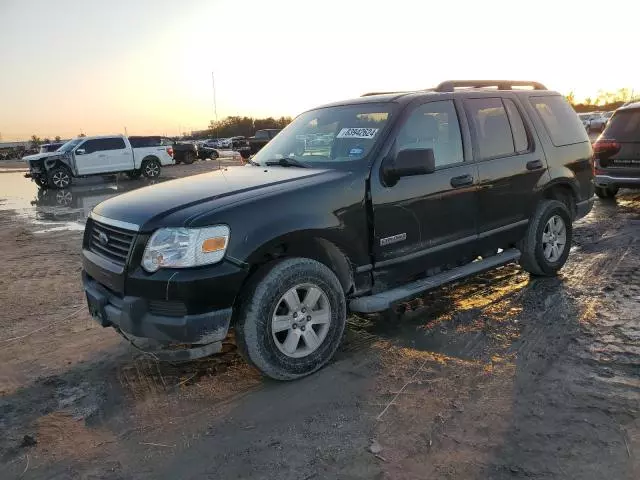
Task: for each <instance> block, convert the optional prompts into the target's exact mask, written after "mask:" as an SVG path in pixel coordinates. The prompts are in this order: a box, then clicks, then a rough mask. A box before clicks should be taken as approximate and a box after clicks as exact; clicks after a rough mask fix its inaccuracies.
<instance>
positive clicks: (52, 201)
mask: <svg viewBox="0 0 640 480" xmlns="http://www.w3.org/2000/svg"><path fill="white" fill-rule="evenodd" d="M18 166H19V165H18ZM8 167H9V165H0V172H3V173H0V187H1V188H0V243H1V244H2V245H3V248H2V249H0V265H2V276H1V277H0V305H1V306H2V313H1V314H0V326H1V327H2V329H1V330H0V432H1V435H0V462H1V464H2V465H1V467H0V468H1V470H2V472H3V473H2V477H3V478H33V479H41V478H55V479H67V478H83V479H89V478H91V479H129V478H142V479H146V478H154V479H155V478H167V479H176V478H184V479H201V478H223V479H230V478H243V479H246V478H255V479H258V478H260V479H262V478H274V479H312V478H318V479H321V478H322V479H324V478H330V479H332V478H335V479H338V478H340V479H346V478H353V479H371V478H378V479H427V478H444V479H503V478H504V479H507V478H509V479H512V478H545V479H548V478H550V479H573V478H575V479H581V480H586V479H603V478H608V479H612V480H613V479H638V478H640V249H639V248H638V243H639V240H638V238H639V237H640V194H638V193H633V192H622V194H621V195H620V196H619V198H618V200H617V201H616V202H610V203H603V202H600V201H598V202H596V207H595V209H594V211H593V212H592V213H591V214H590V215H589V216H588V217H587V218H586V219H583V220H581V221H580V222H579V223H578V224H577V225H576V227H575V238H574V248H573V252H572V255H571V256H570V260H569V263H568V264H567V266H566V267H565V268H564V270H563V271H562V274H561V275H560V276H559V277H558V278H554V279H536V278H531V277H529V275H527V274H526V273H524V272H523V271H522V270H520V269H519V268H518V267H517V266H508V267H504V268H502V269H500V270H497V271H495V272H492V273H489V274H484V275H481V276H478V277H475V278H473V279H471V280H469V281H466V282H464V283H461V284H458V285H454V286H451V287H448V288H444V289H441V290H439V291H437V292H435V293H433V294H431V295H428V296H425V297H424V298H421V299H418V300H416V301H414V302H411V303H410V304H407V305H406V307H407V311H406V313H405V314H404V315H403V316H402V317H401V318H400V320H399V321H390V320H389V319H381V318H375V317H371V318H357V317H353V318H351V319H350V321H349V329H348V332H347V337H346V340H345V342H344V345H343V346H342V348H341V350H340V352H339V355H338V357H337V359H336V360H335V361H334V362H332V364H331V365H329V366H328V367H327V368H325V369H323V370H322V371H320V372H319V373H317V374H315V375H313V376H311V377H308V378H305V379H303V380H301V381H297V382H293V383H277V382H273V381H267V380H264V379H262V378H261V377H260V376H259V375H258V374H257V373H256V372H255V371H253V370H252V369H251V368H249V367H248V366H247V365H246V364H245V363H244V362H243V361H242V360H241V359H240V358H239V357H238V355H237V354H236V353H235V349H234V346H233V344H232V343H229V344H228V345H225V351H224V353H223V354H221V355H218V356H216V357H212V358H209V359H205V360H201V361H198V362H192V363H189V364H185V365H169V364H158V363H156V362H155V361H153V360H150V359H149V358H146V357H144V356H142V355H141V354H140V353H138V352H137V351H136V350H134V349H133V348H131V347H130V346H129V345H127V344H126V343H124V341H123V340H121V338H120V337H118V336H117V335H116V333H114V332H113V331H112V330H110V329H103V328H101V327H99V326H97V324H95V323H93V321H92V320H91V319H90V318H89V316H88V314H87V311H86V308H85V306H84V298H83V293H82V290H81V285H80V280H79V273H80V268H81V267H80V253H79V251H80V240H81V226H82V224H83V222H84V219H85V218H86V215H87V214H88V211H89V210H90V208H91V207H92V206H93V205H94V204H95V203H97V202H98V201H100V200H101V199H103V198H106V197H108V196H110V195H114V194H117V193H119V192H121V191H125V190H128V189H131V188H136V187H138V186H140V185H141V184H142V182H132V181H123V180H119V181H110V182H108V183H107V184H105V183H104V182H100V183H89V184H87V185H79V186H76V187H74V188H73V189H71V190H70V191H68V192H64V193H59V192H57V193H55V194H54V195H50V194H47V195H38V194H37V193H36V189H35V187H34V186H32V185H31V184H30V183H28V182H27V181H26V180H25V179H23V178H21V176H20V174H19V173H16V172H12V171H11V170H12V168H8ZM215 168H217V164H215V163H213V162H198V163H196V164H194V165H192V166H180V167H173V168H170V169H166V172H165V175H166V176H168V177H177V176H184V175H190V174H193V173H195V172H200V171H206V170H211V169H215ZM69 194H70V195H69ZM3 198H4V199H3Z"/></svg>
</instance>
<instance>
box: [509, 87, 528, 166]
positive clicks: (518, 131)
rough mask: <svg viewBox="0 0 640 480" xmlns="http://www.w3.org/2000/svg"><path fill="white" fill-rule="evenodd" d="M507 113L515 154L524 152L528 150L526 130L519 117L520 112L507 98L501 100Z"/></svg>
mask: <svg viewBox="0 0 640 480" xmlns="http://www.w3.org/2000/svg"><path fill="white" fill-rule="evenodd" d="M503 101H504V105H505V107H507V113H508V114H509V122H510V123H511V132H512V133H513V144H514V146H515V148H516V152H518V153H521V152H526V151H527V150H529V138H528V137H527V130H526V129H525V128H524V121H523V120H522V116H521V115H520V111H519V110H518V107H516V104H515V103H514V101H513V100H511V99H509V98H505V99H503Z"/></svg>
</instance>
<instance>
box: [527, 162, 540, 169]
mask: <svg viewBox="0 0 640 480" xmlns="http://www.w3.org/2000/svg"><path fill="white" fill-rule="evenodd" d="M543 167H544V164H543V163H542V160H531V161H530V162H527V170H540V169H541V168H543Z"/></svg>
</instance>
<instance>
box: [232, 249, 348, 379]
mask: <svg viewBox="0 0 640 480" xmlns="http://www.w3.org/2000/svg"><path fill="white" fill-rule="evenodd" d="M346 318H347V308H346V300H345V296H344V292H343V290H342V286H341V285H340V282H339V281H338V279H337V278H336V276H335V274H334V273H333V272H332V271H331V270H330V269H329V268H327V267H326V266H325V265H323V264H322V263H319V262H317V261H315V260H311V259H306V258H290V259H286V260H282V261H280V262H278V263H276V264H274V265H273V266H268V267H265V269H264V270H263V271H261V272H257V273H256V276H255V277H254V279H253V280H252V281H251V283H250V284H249V285H248V286H247V288H246V290H245V291H244V292H243V295H242V300H241V302H240V306H239V312H238V317H237V323H236V327H235V332H236V339H237V342H238V347H239V349H240V352H241V353H242V354H243V356H244V357H245V358H246V359H247V360H248V361H249V363H251V364H253V365H254V366H255V367H257V368H258V369H259V370H260V371H261V372H262V373H263V374H265V375H266V376H269V377H271V378H274V379H276V380H293V379H296V378H300V377H303V376H305V375H309V374H310V373H313V372H315V371H316V370H318V369H320V368H322V367H323V366H324V365H325V364H326V363H327V362H328V361H329V360H330V359H331V357H333V355H334V353H335V352H336V350H337V348H338V345H339V344H340V341H341V340H342V336H343V334H344V328H345V324H346Z"/></svg>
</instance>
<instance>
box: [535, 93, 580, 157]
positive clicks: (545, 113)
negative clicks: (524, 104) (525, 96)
mask: <svg viewBox="0 0 640 480" xmlns="http://www.w3.org/2000/svg"><path fill="white" fill-rule="evenodd" d="M529 101H530V102H531V105H533V108H534V109H535V111H536V112H537V113H538V116H539V117H540V119H541V120H542V123H544V126H545V128H546V129H547V132H548V133H549V136H550V137H551V141H552V142H553V144H554V145H555V146H556V147H561V146H563V145H571V144H572V143H581V142H588V141H589V137H588V136H587V132H586V131H585V128H584V125H582V122H581V121H580V119H579V118H578V115H577V114H576V112H575V111H574V110H573V108H572V107H571V105H569V104H568V103H567V101H566V100H565V99H564V98H562V97H561V96H559V95H553V96H546V97H531V98H530V99H529Z"/></svg>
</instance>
